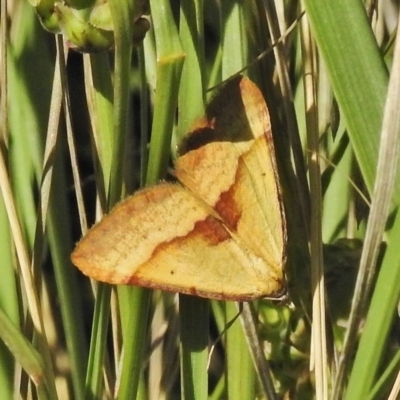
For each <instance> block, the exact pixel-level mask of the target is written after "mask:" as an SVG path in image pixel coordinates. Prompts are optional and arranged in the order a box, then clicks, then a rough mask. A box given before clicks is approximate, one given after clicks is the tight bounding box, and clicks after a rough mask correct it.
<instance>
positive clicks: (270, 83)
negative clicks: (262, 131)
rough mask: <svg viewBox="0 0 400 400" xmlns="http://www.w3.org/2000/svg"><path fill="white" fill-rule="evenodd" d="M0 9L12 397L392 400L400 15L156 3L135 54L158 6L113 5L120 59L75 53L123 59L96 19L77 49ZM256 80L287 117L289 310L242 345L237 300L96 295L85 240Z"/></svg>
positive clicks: (113, 1) (114, 1)
mask: <svg viewBox="0 0 400 400" xmlns="http://www.w3.org/2000/svg"><path fill="white" fill-rule="evenodd" d="M1 4H2V10H1V38H2V42H1V60H2V62H1V104H0V107H1V110H0V111H1V116H2V118H1V153H0V156H1V157H0V186H1V197H0V238H1V243H2V245H1V246H0V252H1V254H0V260H1V280H0V338H1V341H0V388H1V394H2V398H4V399H11V398H23V399H25V398H26V399H31V398H32V399H33V398H38V399H56V398H60V399H69V398H70V399H102V398H104V399H107V398H113V397H115V398H118V399H134V398H136V399H147V398H150V399H162V398H167V399H175V398H179V397H181V398H185V399H205V398H211V399H224V398H229V399H241V400H243V399H254V398H269V399H275V398H285V399H289V398H290V399H292V398H293V399H296V398H298V399H311V398H316V399H342V398H343V399H383V398H390V399H395V398H397V396H398V394H397V393H398V390H399V377H398V373H399V366H400V351H399V319H398V318H399V317H398V311H397V306H398V300H399V291H400V284H399V282H400V275H399V274H400V259H399V258H400V252H399V251H398V243H400V218H399V217H398V213H397V208H398V204H399V194H400V180H399V178H398V177H397V175H396V170H397V165H398V147H399V140H398V139H399V131H400V129H399V121H400V118H399V110H400V104H399V102H400V92H399V88H400V85H399V73H400V65H399V63H400V58H399V57H400V56H399V54H400V40H397V42H396V40H395V37H396V34H397V24H398V9H397V8H396V7H397V5H395V4H394V3H393V4H392V3H390V2H388V1H375V2H366V3H363V2H361V1H359V0H346V1H335V2H331V1H327V0H321V1H318V2H315V1H312V0H304V1H303V2H302V3H301V2H297V1H294V0H293V1H287V2H281V1H276V2H274V1H273V0H265V1H261V0H251V1H246V2H244V1H238V0H237V1H235V0H230V1H223V2H218V1H207V2H205V1H204V2H203V1H201V0H197V1H195V0H189V1H187V0H182V1H181V2H177V1H174V2H173V1H168V0H158V1H155V0H150V4H149V5H148V6H149V10H148V11H150V13H149V15H151V17H150V16H149V17H148V19H149V21H151V23H150V30H149V31H148V32H147V34H146V36H145V38H144V40H143V41H141V39H142V36H143V33H144V30H145V28H146V24H144V25H143V24H142V25H141V24H140V23H139V24H137V21H138V17H139V16H140V15H141V12H140V11H141V10H142V9H141V6H142V5H143V4H142V2H139V1H137V0H136V1H134V0H131V2H129V3H128V2H127V1H126V0H109V2H108V3H106V4H108V5H109V10H108V12H109V15H108V18H109V17H110V16H111V21H112V24H111V25H112V28H113V31H114V35H111V37H112V38H115V49H113V50H110V51H108V52H107V51H106V52H97V53H91V54H84V55H82V54H81V53H79V52H75V51H70V50H68V49H67V48H66V47H65V46H64V43H63V39H65V38H66V37H67V36H68V35H69V36H70V37H69V39H70V40H72V39H73V38H74V36H73V35H72V34H74V33H75V34H76V35H75V36H76V37H77V38H76V37H75V39H74V40H77V41H78V42H77V43H75V44H78V45H82V43H86V44H87V43H88V42H87V41H85V40H86V39H87V37H85V40H84V41H83V42H82V41H81V42H80V41H79V39H80V38H82V35H88V37H89V36H90V37H89V39H93V38H94V39H93V40H94V42H93V43H94V44H93V43H92V42H90V43H91V45H93V48H92V50H93V49H96V46H103V45H104V41H105V42H106V43H107V40H106V39H108V38H109V37H110V36H109V35H108V33H109V32H111V33H112V30H110V28H109V26H107V28H106V29H105V31H106V32H105V34H104V36H101V41H100V42H97V41H96V40H97V39H98V37H97V36H96V35H97V34H98V32H97V31H96V32H95V33H90V32H92V31H90V29H93V28H97V26H96V25H95V24H94V23H92V22H90V23H89V22H87V19H86V20H85V18H87V15H88V13H87V10H88V9H91V10H93V9H94V8H95V7H98V6H99V4H93V3H92V4H89V5H88V3H86V4H85V7H86V8H85V9H84V12H83V13H82V14H79V13H78V12H76V13H77V15H79V16H80V17H82V20H79V21H80V22H79V21H78V22H79V24H78V23H77V22H76V20H74V19H73V18H72V17H71V18H72V19H67V22H65V21H62V20H61V19H59V20H58V21H57V23H59V24H60V27H61V28H62V29H63V33H64V36H62V35H56V36H55V35H53V34H51V33H49V32H46V31H45V30H44V29H43V27H42V26H41V24H40V23H39V19H38V17H37V15H36V13H35V11H36V12H38V13H39V15H41V17H42V20H43V18H44V17H43V9H45V10H47V9H48V7H49V4H48V3H47V2H45V1H42V2H34V3H33V4H32V5H30V4H29V3H27V2H25V1H23V0H15V1H13V2H8V10H7V9H6V8H5V7H6V2H5V1H3V2H2V3H1ZM57 4H60V3H57ZM50 6H51V7H50V8H51V9H52V7H53V3H50ZM68 6H70V7H71V8H72V9H73V8H74V7H75V8H79V7H81V6H79V4H75V3H73V2H71V3H70V4H68ZM35 7H36V10H35ZM46 7H47V8H46ZM58 7H59V8H58V10H63V9H62V5H58ZM64 11H65V10H64ZM75 11H76V10H75ZM59 12H61V11H59ZM65 12H67V11H65ZM89 14H90V13H89ZM59 15H61V14H59ZM62 15H64V14H62ZM82 15H84V16H82ZM52 16H53V15H51V17H52ZM109 19H110V18H109ZM71 20H72V21H74V24H76V25H74V24H72V23H71V24H72V25H71V24H70V22H69V21H71ZM44 21H46V20H44ZM82 21H83V22H82ZM81 22H82V24H80V23H81ZM142 22H143V21H142ZM85 24H86V25H85ZM88 24H89V25H88ZM71 26H72V27H71ZM88 26H89V28H90V29H89V28H88ZM82 27H85V29H86V28H87V30H83V28H82ZM102 27H104V26H103V25H102ZM88 32H89V33H88ZM102 33H104V32H102ZM91 35H93V37H92V36H91ZM133 37H134V39H135V40H134V41H133V40H132V38H133ZM71 38H72V39H71ZM104 38H105V39H104ZM133 42H134V43H133ZM99 43H100V44H99ZM69 44H70V45H71V43H70V42H69ZM133 44H135V47H134V48H133V47H132V46H133ZM240 71H241V72H242V73H244V74H246V75H248V76H249V77H251V79H252V80H254V81H255V82H256V83H257V85H258V86H259V87H260V88H261V89H262V91H263V93H264V95H265V98H266V100H267V103H268V106H269V110H270V113H271V119H272V124H273V135H274V142H275V146H276V150H277V159H278V164H279V165H278V167H279V172H280V176H281V183H282V186H283V193H284V202H285V210H286V214H287V218H288V235H289V241H288V248H287V255H288V261H287V266H286V273H287V276H288V283H289V288H288V289H289V296H290V299H291V301H292V302H293V306H292V307H291V308H289V307H287V306H284V305H282V304H276V302H275V303H274V302H271V301H258V302H255V303H254V304H253V307H254V310H256V315H254V314H251V313H249V312H248V310H247V308H246V309H245V311H244V312H243V315H244V317H245V318H243V320H244V321H245V322H244V323H243V325H244V326H245V329H243V328H242V323H241V322H240V321H239V320H236V321H235V322H234V323H231V321H232V320H233V319H234V317H235V315H236V314H237V310H238V309H237V306H236V305H235V304H233V303H224V302H210V301H207V300H203V299H197V298H191V297H188V296H179V306H178V301H177V296H174V295H172V294H165V293H153V292H150V291H149V290H147V289H141V288H131V287H118V288H111V287H110V286H107V285H103V284H97V283H95V282H91V283H90V282H89V281H88V279H87V278H85V277H83V276H81V275H80V274H79V273H78V271H77V270H76V269H75V268H74V267H73V266H72V264H71V262H70V253H71V251H72V249H73V247H74V242H76V241H77V240H78V239H79V237H80V236H81V234H82V232H83V233H84V232H85V231H86V229H87V226H90V225H91V224H92V223H93V222H94V220H95V219H96V218H99V217H100V215H101V214H102V213H103V212H105V211H107V210H108V209H109V208H110V207H111V206H112V205H113V204H115V203H116V202H117V201H118V200H119V199H120V198H122V197H124V196H126V195H128V194H129V193H131V192H133V191H134V190H135V189H137V188H138V187H139V186H142V185H145V184H146V185H147V184H154V183H156V182H157V181H158V180H159V179H161V178H163V177H165V176H166V173H167V168H168V165H169V160H170V158H171V156H172V159H173V158H174V156H175V148H176V143H177V142H178V141H179V139H180V138H181V137H182V136H183V135H184V133H185V132H187V131H188V129H190V125H191V124H192V122H193V120H194V119H195V118H196V117H198V116H199V115H201V114H202V112H203V111H204V105H205V102H206V99H207V98H208V97H209V96H211V95H212V93H213V90H209V91H207V89H208V88H212V87H214V86H216V85H218V84H219V83H220V82H222V81H224V80H226V79H228V78H229V77H231V76H233V75H234V74H236V73H238V72H240ZM389 78H390V79H389ZM177 109H178V110H179V118H176V117H177V114H176V110H177ZM149 138H151V140H149ZM83 199H85V201H83ZM84 210H86V211H84ZM246 310H247V312H246ZM249 316H250V318H249V319H248V318H247V317H249ZM252 316H253V317H255V318H251V317H252ZM255 321H256V322H255ZM254 322H255V324H253V325H252V323H254ZM226 327H228V329H226V330H225V328H226ZM252 327H253V328H254V330H253V331H252V330H251V328H252ZM245 332H246V334H247V338H248V339H247V340H246V335H245ZM251 332H253V333H254V332H257V335H256V336H254V335H253V336H252V335H250V333H251ZM221 334H222V335H221ZM220 335H221V336H220ZM218 339H220V340H218ZM213 344H215V346H214V350H213V352H212V356H211V359H210V362H208V357H209V350H210V346H211V345H213ZM257 351H258V353H257ZM253 357H255V360H256V361H257V362H256V363H254V362H253ZM267 360H268V361H267ZM254 365H256V367H255V366H254Z"/></svg>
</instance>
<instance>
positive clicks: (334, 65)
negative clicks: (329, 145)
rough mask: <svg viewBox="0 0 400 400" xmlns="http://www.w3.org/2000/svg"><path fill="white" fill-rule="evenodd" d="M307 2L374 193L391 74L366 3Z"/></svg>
mask: <svg viewBox="0 0 400 400" xmlns="http://www.w3.org/2000/svg"><path fill="white" fill-rule="evenodd" d="M304 5H305V8H306V12H307V17H308V18H309V20H310V24H311V28H312V32H313V34H314V36H315V40H316V42H317V45H318V49H319V51H320V53H321V55H322V57H323V59H324V62H325V64H326V68H327V70H328V74H329V78H330V82H331V85H332V87H333V91H334V94H335V96H336V99H337V102H338V104H339V107H340V110H341V112H342V115H343V117H344V119H345V123H346V126H347V129H348V132H349V136H350V140H351V143H352V145H353V148H354V152H355V154H356V157H357V161H358V163H359V166H360V169H361V171H362V174H363V177H364V179H365V182H366V183H367V187H368V190H369V192H370V193H371V192H372V188H373V184H374V179H375V171H376V160H377V156H378V144H379V143H378V140H379V132H380V127H381V123H382V117H383V107H384V103H385V96H386V90H387V84H388V76H387V69H386V66H385V64H384V62H383V58H382V55H381V54H380V51H379V48H378V46H377V43H376V40H375V37H374V35H373V32H372V30H371V26H370V23H369V21H368V18H367V15H366V13H365V9H364V4H363V3H362V2H360V1H358V0H351V1H336V2H334V3H332V2H330V1H326V0H325V1H311V0H305V1H304ZM396 196H397V195H396Z"/></svg>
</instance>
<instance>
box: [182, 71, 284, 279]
mask: <svg viewBox="0 0 400 400" xmlns="http://www.w3.org/2000/svg"><path fill="white" fill-rule="evenodd" d="M238 99H239V100H238ZM227 114H228V116H227ZM206 115H207V118H206V119H202V120H201V121H200V122H199V123H198V124H197V126H196V128H195V130H194V131H193V132H192V133H191V134H189V136H188V138H187V139H186V140H185V142H184V146H183V147H182V149H181V153H183V154H182V155H181V157H179V158H178V160H177V162H176V175H177V177H178V179H179V180H180V181H181V182H182V183H183V185H184V186H185V187H187V188H188V189H189V190H191V191H193V193H195V194H196V195H197V196H199V197H200V198H201V199H202V200H204V201H205V202H206V203H207V204H208V205H209V206H210V207H212V208H213V209H214V210H215V211H216V213H217V214H218V216H219V217H220V218H221V220H222V221H223V222H224V224H225V225H226V226H227V228H228V230H229V231H230V232H231V233H232V234H234V235H237V240H238V241H239V242H241V243H243V245H244V246H245V247H247V248H249V249H250V250H251V251H252V252H253V253H254V254H255V255H256V256H258V257H261V258H263V260H264V261H265V264H266V265H267V268H266V271H265V276H266V278H265V279H268V275H269V274H275V276H276V277H277V279H280V280H282V281H283V264H284V262H285V246H286V223H285V216H284V211H283V205H282V201H281V194H280V187H279V178H278V174H277V167H276V161H275V153H274V148H273V141H272V134H271V126H270V120H269V113H268V109H267V106H266V104H265V101H264V99H263V97H262V95H261V92H260V91H259V89H258V88H257V86H255V85H254V84H253V83H252V82H251V81H249V80H248V79H246V78H243V77H239V78H237V79H236V80H233V81H232V82H228V84H227V86H226V87H225V90H221V91H220V92H219V94H218V95H217V96H216V97H215V98H214V100H213V101H212V102H211V103H210V105H209V107H208V109H207V112H206ZM226 137H228V138H229V140H225V138H226ZM199 143H201V145H199Z"/></svg>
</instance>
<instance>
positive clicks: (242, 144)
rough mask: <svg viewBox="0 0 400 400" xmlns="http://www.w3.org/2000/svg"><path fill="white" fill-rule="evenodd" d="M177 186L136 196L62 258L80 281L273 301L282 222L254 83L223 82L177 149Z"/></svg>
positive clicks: (266, 123) (277, 291) (279, 273)
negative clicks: (77, 272) (75, 269)
mask: <svg viewBox="0 0 400 400" xmlns="http://www.w3.org/2000/svg"><path fill="white" fill-rule="evenodd" d="M175 174H176V178H177V180H178V182H177V183H166V182H163V183H160V184H158V185H155V186H152V187H147V188H145V189H142V190H139V191H138V192H136V193H135V194H133V195H132V196H130V197H128V198H127V199H125V200H124V201H122V202H121V203H119V204H118V205H117V206H116V207H115V208H114V209H112V210H111V212H110V213H109V214H108V215H106V216H105V217H104V218H103V219H102V220H101V221H100V222H99V223H98V224H96V225H95V226H94V227H93V228H92V229H90V230H89V232H88V233H87V235H86V236H84V237H83V239H81V241H80V242H79V243H78V244H77V246H76V248H75V250H74V251H73V253H72V262H73V264H75V265H76V266H77V267H78V268H79V269H80V270H81V271H82V272H83V273H84V274H86V275H88V276H89V277H91V278H94V279H96V280H99V281H103V282H107V283H111V284H127V285H138V286H144V287H148V288H153V289H161V290H167V291H173V292H180V293H186V294H190V295H194V296H201V297H205V298H210V299H218V300H236V301H249V300H254V299H257V298H263V297H279V296H281V295H282V292H283V290H284V287H285V278H284V263H285V258H286V251H285V250H286V222H285V215H284V209H283V204H282V199H281V197H282V196H281V189H280V185H279V178H278V173H277V166H276V160H275V151H274V145H273V140H272V134H271V124H270V118H269V112H268V109H267V106H266V103H265V101H264V98H263V96H262V94H261V92H260V90H259V89H258V88H257V86H256V85H255V84H254V83H253V82H251V81H250V80H249V79H247V78H245V77H243V76H239V77H236V78H234V79H231V80H229V81H228V82H227V83H226V84H225V85H224V86H222V88H221V89H220V90H219V91H218V93H217V94H216V95H215V97H214V98H213V99H212V100H211V102H210V103H209V104H208V106H207V108H206V113H205V116H204V117H202V118H201V119H200V120H198V121H197V123H196V124H195V126H194V127H193V129H192V131H191V132H190V133H189V134H188V135H187V136H186V137H185V139H184V140H183V142H182V143H181V145H180V147H179V157H178V158H177V160H176V162H175Z"/></svg>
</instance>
